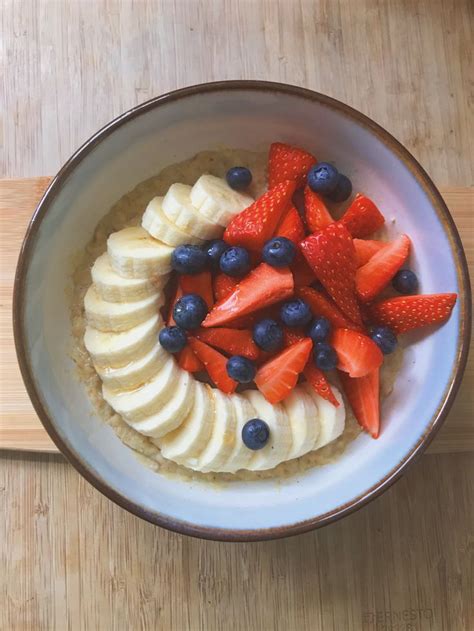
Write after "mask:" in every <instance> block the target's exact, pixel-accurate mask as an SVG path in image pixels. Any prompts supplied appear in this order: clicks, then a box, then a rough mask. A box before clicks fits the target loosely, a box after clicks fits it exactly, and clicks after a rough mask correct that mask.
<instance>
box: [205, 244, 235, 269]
mask: <svg viewBox="0 0 474 631" xmlns="http://www.w3.org/2000/svg"><path fill="white" fill-rule="evenodd" d="M228 248H229V244H228V243H226V242H225V241H224V240H223V239H214V240H213V241H209V243H208V244H207V247H206V253H207V258H208V261H209V264H210V267H211V268H212V269H213V270H218V269H219V261H220V260H221V256H222V255H223V254H224V252H225V251H226V250H227V249H228Z"/></svg>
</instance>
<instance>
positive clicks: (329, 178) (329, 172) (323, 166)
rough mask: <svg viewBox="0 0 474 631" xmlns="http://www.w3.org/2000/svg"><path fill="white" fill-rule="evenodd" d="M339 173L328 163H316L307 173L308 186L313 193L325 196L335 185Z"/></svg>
mask: <svg viewBox="0 0 474 631" xmlns="http://www.w3.org/2000/svg"><path fill="white" fill-rule="evenodd" d="M338 175H339V171H338V170H337V169H336V167H335V166H333V165H332V164H329V162H318V163H317V164H315V165H314V166H313V167H311V169H310V170H309V173H308V186H309V187H310V189H311V190H312V191H313V192H314V193H321V194H324V195H327V194H328V193H332V192H333V191H334V190H335V188H336V185H337V181H338Z"/></svg>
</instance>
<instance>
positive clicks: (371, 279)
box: [356, 234, 410, 302]
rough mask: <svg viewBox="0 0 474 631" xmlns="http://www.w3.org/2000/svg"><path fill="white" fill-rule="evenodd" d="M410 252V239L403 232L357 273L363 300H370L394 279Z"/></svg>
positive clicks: (359, 293) (358, 291)
mask: <svg viewBox="0 0 474 631" xmlns="http://www.w3.org/2000/svg"><path fill="white" fill-rule="evenodd" d="M409 252H410V239H409V238H408V237H407V236H406V235H405V234H402V235H401V236H400V237H398V239H395V241H392V242H391V243H389V244H388V245H387V246H386V247H385V248H382V249H381V250H380V252H377V254H374V256H373V257H372V258H371V259H370V261H368V262H367V263H366V264H365V265H363V266H362V267H359V269H358V270H357V273H356V290H357V294H358V296H359V298H360V299H361V300H362V301H363V302H370V301H371V300H373V299H374V298H375V297H376V296H377V295H378V294H379V293H380V292H381V291H382V289H384V288H385V287H386V286H387V285H388V284H389V283H390V281H391V280H392V278H393V277H394V275H395V274H396V273H397V271H398V270H399V269H400V267H401V266H402V265H403V263H404V262H405V261H406V258H407V256H408V254H409Z"/></svg>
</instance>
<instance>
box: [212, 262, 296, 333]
mask: <svg viewBox="0 0 474 631" xmlns="http://www.w3.org/2000/svg"><path fill="white" fill-rule="evenodd" d="M292 293H293V276H292V274H291V272H290V270H288V269H286V268H282V269H276V268H275V267H271V266H270V265H267V264H266V263H261V264H260V265H259V266H258V267H256V268H255V269H254V270H252V271H251V272H250V274H249V275H248V276H246V277H245V278H244V279H242V280H241V281H240V283H239V284H238V285H237V286H236V287H235V289H234V291H233V292H232V293H231V294H229V295H228V296H227V298H223V299H222V300H220V301H219V302H217V303H216V304H215V305H214V307H213V308H212V310H211V312H210V313H209V315H208V316H207V318H206V320H205V321H204V323H203V326H205V327H214V326H222V325H223V324H225V323H226V322H230V321H232V320H234V319H235V318H238V317H240V316H243V315H247V314H248V313H253V312H255V311H257V310H258V309H263V308H264V307H268V306H269V305H273V304H275V303H276V302H280V300H284V299H285V298H289V297H290V296H291V295H292Z"/></svg>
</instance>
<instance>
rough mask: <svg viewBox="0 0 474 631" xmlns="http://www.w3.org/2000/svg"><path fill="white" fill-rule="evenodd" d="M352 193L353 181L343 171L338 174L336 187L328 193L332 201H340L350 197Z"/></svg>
mask: <svg viewBox="0 0 474 631" xmlns="http://www.w3.org/2000/svg"><path fill="white" fill-rule="evenodd" d="M351 193H352V182H351V181H350V179H349V178H348V177H347V175H344V174H343V173H339V175H338V176H337V182H336V188H335V189H334V190H333V191H331V192H330V193H328V194H327V198H328V199H329V200H331V201H332V202H336V203H340V202H345V201H346V199H349V197H350V196H351Z"/></svg>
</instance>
